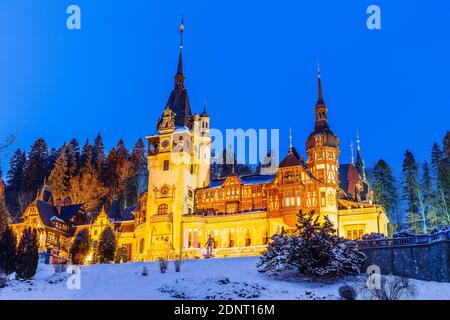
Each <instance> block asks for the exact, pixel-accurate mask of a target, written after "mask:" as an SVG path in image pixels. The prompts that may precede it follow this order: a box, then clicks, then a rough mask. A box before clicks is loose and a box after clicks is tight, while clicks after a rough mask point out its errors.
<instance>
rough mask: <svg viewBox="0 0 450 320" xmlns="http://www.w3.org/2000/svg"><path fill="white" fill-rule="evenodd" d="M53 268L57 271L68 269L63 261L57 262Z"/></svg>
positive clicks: (61, 271)
mask: <svg viewBox="0 0 450 320" xmlns="http://www.w3.org/2000/svg"><path fill="white" fill-rule="evenodd" d="M53 268H54V270H55V273H63V272H66V270H67V265H65V264H62V263H56V264H54V265H53Z"/></svg>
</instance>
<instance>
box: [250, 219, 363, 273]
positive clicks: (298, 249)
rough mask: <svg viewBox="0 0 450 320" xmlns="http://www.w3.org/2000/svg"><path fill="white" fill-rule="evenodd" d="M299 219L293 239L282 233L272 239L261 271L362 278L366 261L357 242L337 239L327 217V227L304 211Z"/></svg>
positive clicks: (262, 259)
mask: <svg viewBox="0 0 450 320" xmlns="http://www.w3.org/2000/svg"><path fill="white" fill-rule="evenodd" d="M298 217H299V222H298V224H297V230H296V231H295V232H294V233H293V234H292V235H289V236H288V235H287V234H286V232H284V231H283V230H282V232H281V234H276V235H274V236H273V237H272V242H271V243H270V244H269V246H268V250H267V251H266V252H265V253H264V254H263V255H262V256H261V259H260V261H259V262H258V265H257V266H258V270H259V271H272V272H279V271H284V270H291V269H297V270H298V271H299V273H300V274H302V275H306V276H310V277H320V278H330V277H338V276H344V275H350V274H359V272H360V269H361V267H362V264H363V263H364V261H365V259H366V257H365V255H364V254H363V253H362V252H360V251H359V250H358V248H357V246H356V243H355V242H354V241H349V240H346V239H343V238H339V237H338V236H336V235H335V229H334V228H333V224H332V223H331V221H330V220H329V219H328V217H326V216H325V218H324V223H323V224H321V223H319V221H318V220H319V217H318V216H316V215H315V214H314V212H310V213H309V214H303V212H302V211H300V212H299V214H298Z"/></svg>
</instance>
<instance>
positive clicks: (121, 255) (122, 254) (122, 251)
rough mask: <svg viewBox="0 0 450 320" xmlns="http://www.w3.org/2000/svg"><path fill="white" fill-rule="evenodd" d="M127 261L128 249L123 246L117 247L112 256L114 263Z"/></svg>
mask: <svg viewBox="0 0 450 320" xmlns="http://www.w3.org/2000/svg"><path fill="white" fill-rule="evenodd" d="M127 261H128V251H127V248H125V247H124V246H120V247H118V248H117V252H116V255H115V257H114V263H125V262H127Z"/></svg>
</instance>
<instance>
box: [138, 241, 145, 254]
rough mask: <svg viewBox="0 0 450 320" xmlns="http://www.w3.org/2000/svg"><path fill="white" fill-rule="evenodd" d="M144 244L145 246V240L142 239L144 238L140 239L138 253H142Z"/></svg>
mask: <svg viewBox="0 0 450 320" xmlns="http://www.w3.org/2000/svg"><path fill="white" fill-rule="evenodd" d="M144 246H145V241H144V239H141V241H140V242H139V253H144Z"/></svg>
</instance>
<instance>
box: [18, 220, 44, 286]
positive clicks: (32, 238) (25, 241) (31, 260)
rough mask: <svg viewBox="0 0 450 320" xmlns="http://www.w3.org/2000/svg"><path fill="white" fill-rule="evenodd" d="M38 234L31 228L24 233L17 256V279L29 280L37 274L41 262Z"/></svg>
mask: <svg viewBox="0 0 450 320" xmlns="http://www.w3.org/2000/svg"><path fill="white" fill-rule="evenodd" d="M38 249H39V244H38V237H37V232H36V231H35V230H34V231H32V230H31V228H29V229H25V230H23V232H22V237H21V238H20V242H19V246H18V248H17V256H16V278H17V279H19V280H28V279H31V278H33V277H34V275H35V274H36V270H37V266H38V262H39V251H38Z"/></svg>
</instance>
